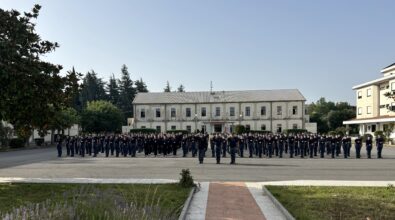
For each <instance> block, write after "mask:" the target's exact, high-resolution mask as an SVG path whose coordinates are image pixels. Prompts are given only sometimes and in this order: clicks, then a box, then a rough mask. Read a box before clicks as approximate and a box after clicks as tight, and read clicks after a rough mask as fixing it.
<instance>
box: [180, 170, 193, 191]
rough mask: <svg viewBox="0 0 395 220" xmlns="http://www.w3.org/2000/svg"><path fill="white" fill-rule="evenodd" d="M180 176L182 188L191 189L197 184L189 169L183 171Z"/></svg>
mask: <svg viewBox="0 0 395 220" xmlns="http://www.w3.org/2000/svg"><path fill="white" fill-rule="evenodd" d="M180 175H181V179H180V182H179V185H180V186H181V187H184V188H189V187H193V186H195V183H194V182H193V177H192V176H191V171H189V169H182V171H181V173H180Z"/></svg>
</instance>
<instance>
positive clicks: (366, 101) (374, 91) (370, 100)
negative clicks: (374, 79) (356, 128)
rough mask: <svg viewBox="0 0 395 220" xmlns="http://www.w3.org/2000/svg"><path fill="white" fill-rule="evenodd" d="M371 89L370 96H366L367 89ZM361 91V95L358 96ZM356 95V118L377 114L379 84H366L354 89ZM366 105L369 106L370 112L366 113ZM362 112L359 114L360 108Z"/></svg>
mask: <svg viewBox="0 0 395 220" xmlns="http://www.w3.org/2000/svg"><path fill="white" fill-rule="evenodd" d="M369 89H370V90H371V96H369V97H368V96H367V93H368V90H369ZM359 92H362V97H361V98H359V97H358V93H359ZM356 95H357V119H364V118H372V117H377V116H379V99H380V96H379V86H377V85H372V86H367V87H364V88H361V89H358V90H357V91H356ZM368 107H371V112H370V114H368V112H367V110H368ZM360 108H361V109H362V113H361V114H360V112H359V111H360V110H359V109H360Z"/></svg>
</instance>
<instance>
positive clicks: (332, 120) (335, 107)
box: [308, 98, 355, 133]
mask: <svg viewBox="0 0 395 220" xmlns="http://www.w3.org/2000/svg"><path fill="white" fill-rule="evenodd" d="M308 114H309V115H310V121H311V122H316V123H317V129H318V132H319V133H327V132H329V131H335V130H336V129H337V128H339V127H342V126H343V121H346V120H349V119H352V118H354V117H355V107H354V106H351V105H350V104H349V103H347V102H338V103H334V102H331V101H326V100H325V98H320V99H319V100H318V101H317V102H316V103H314V102H313V103H311V104H310V105H309V107H308Z"/></svg>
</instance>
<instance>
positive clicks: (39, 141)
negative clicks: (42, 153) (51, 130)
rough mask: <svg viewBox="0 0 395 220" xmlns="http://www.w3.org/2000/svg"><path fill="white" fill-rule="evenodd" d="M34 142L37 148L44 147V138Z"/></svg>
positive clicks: (36, 139)
mask: <svg viewBox="0 0 395 220" xmlns="http://www.w3.org/2000/svg"><path fill="white" fill-rule="evenodd" d="M34 142H35V143H36V145H37V146H42V145H43V143H44V138H35V139H34Z"/></svg>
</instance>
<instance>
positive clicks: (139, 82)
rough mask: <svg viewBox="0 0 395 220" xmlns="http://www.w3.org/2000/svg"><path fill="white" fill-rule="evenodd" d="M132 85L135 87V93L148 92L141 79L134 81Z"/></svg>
mask: <svg viewBox="0 0 395 220" xmlns="http://www.w3.org/2000/svg"><path fill="white" fill-rule="evenodd" d="M134 85H135V86H136V92H137V93H139V92H148V89H147V85H146V84H145V82H144V81H143V79H142V78H140V80H136V81H135V82H134Z"/></svg>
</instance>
